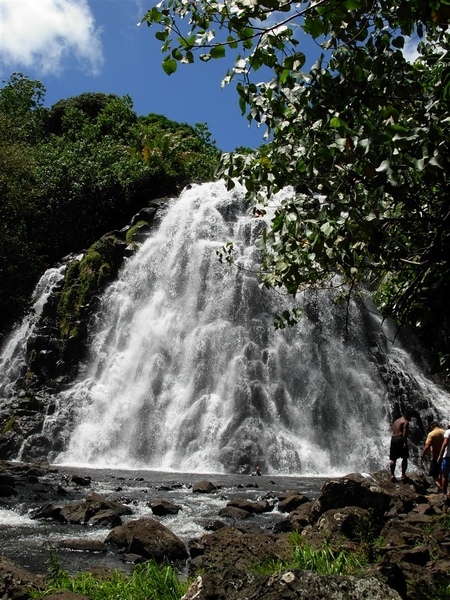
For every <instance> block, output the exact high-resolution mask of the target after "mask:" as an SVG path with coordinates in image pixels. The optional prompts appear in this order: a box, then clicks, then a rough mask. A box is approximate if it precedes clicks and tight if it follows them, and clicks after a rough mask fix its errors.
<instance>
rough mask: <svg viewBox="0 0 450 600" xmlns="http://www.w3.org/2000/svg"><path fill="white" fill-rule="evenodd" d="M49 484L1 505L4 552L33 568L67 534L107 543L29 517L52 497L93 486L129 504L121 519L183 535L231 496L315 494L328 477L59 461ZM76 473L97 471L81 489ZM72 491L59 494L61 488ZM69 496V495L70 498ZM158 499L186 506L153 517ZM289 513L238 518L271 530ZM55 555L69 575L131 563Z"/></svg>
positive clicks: (107, 556)
mask: <svg viewBox="0 0 450 600" xmlns="http://www.w3.org/2000/svg"><path fill="white" fill-rule="evenodd" d="M57 469H58V472H57V473H56V474H55V475H53V480H52V484H51V485H50V486H48V485H47V486H45V485H42V489H41V490H39V489H38V490H37V492H36V493H35V494H34V496H33V497H32V498H31V499H30V498H27V499H26V500H25V499H24V495H23V494H19V497H18V499H17V500H15V501H14V503H8V504H6V503H5V502H3V503H0V547H1V550H0V554H2V555H5V556H8V557H9V558H11V559H12V560H14V561H16V562H18V563H19V564H21V565H22V566H24V567H26V568H27V569H29V570H31V571H34V572H38V573H45V572H46V571H47V569H48V566H49V558H50V549H49V548H50V547H52V546H53V547H54V546H55V545H56V544H58V542H59V541H61V540H63V539H91V540H99V541H104V539H105V538H106V536H107V534H108V533H109V531H110V529H98V528H91V527H87V526H80V525H64V524H61V523H58V522H56V521H51V520H33V519H31V518H30V517H29V516H28V515H29V513H30V511H32V510H33V509H34V508H37V507H40V506H44V505H46V504H49V503H52V502H53V503H55V504H69V503H72V502H74V501H76V498H78V499H79V500H82V499H83V498H84V497H86V495H87V494H89V492H90V491H95V492H97V493H99V494H101V495H103V496H104V497H106V498H108V499H111V500H117V501H121V502H123V503H126V504H128V505H129V506H130V507H131V509H132V511H133V514H132V515H130V516H128V517H125V518H124V519H123V520H124V522H126V520H132V519H136V518H139V517H150V518H154V519H156V520H158V521H160V522H161V523H163V524H164V525H165V526H166V527H168V528H169V529H170V530H171V531H173V532H174V533H175V534H177V535H178V536H179V537H180V538H181V539H182V540H183V541H185V542H187V541H188V540H189V539H191V538H195V537H199V536H201V535H202V534H203V533H205V532H206V530H205V528H204V525H205V523H206V522H207V521H212V520H214V519H218V518H219V517H218V512H219V510H220V509H221V508H223V507H225V506H226V504H227V502H228V501H229V500H230V499H232V498H246V499H248V500H259V499H262V498H265V497H266V496H267V494H273V496H274V497H276V496H277V495H279V494H281V493H282V492H285V491H287V490H291V489H295V490H298V491H299V492H301V493H303V494H305V495H306V496H308V497H309V498H311V499H313V498H315V497H316V496H317V494H318V492H319V490H320V488H321V486H322V484H323V483H324V479H325V478H324V477H293V476H271V475H270V476H264V475H263V476H261V477H256V476H249V475H227V474H199V473H195V474H192V473H167V472H158V471H142V470H139V471H120V470H107V469H85V468H84V469H81V468H76V467H73V468H69V467H65V466H64V467H57ZM73 474H77V475H82V476H88V475H89V476H91V478H92V483H91V485H90V486H89V487H86V488H81V489H80V488H79V487H75V485H74V484H73V483H71V481H70V479H71V476H72V475H73ZM201 480H208V481H210V482H212V483H213V484H214V485H215V486H216V487H217V488H219V489H218V490H217V492H215V493H213V494H194V493H193V492H192V490H191V486H192V484H193V483H195V482H198V481H201ZM58 485H61V486H63V487H64V488H65V489H66V490H68V491H69V495H68V496H67V497H66V496H64V497H61V495H58V494H57V486H58ZM69 497H70V499H68V498H69ZM158 499H164V500H168V501H170V502H172V503H174V504H177V505H180V506H181V507H182V510H180V512H179V513H178V515H174V516H167V517H155V516H154V515H153V513H152V511H151V509H150V506H149V505H150V504H151V503H152V502H154V501H155V500H158ZM285 516H286V515H284V514H282V513H280V512H279V511H278V510H277V509H276V507H275V509H274V511H273V512H271V513H265V514H263V515H258V516H255V517H252V518H251V519H247V520H245V521H243V522H240V524H241V525H243V524H245V525H250V524H252V525H253V524H255V525H258V526H260V527H261V528H263V529H264V530H267V531H271V530H272V527H273V524H274V523H275V522H276V521H279V520H282V519H284V518H285ZM57 556H58V560H59V563H60V565H61V567H62V568H64V569H65V570H67V571H68V572H69V573H70V574H74V573H76V572H79V571H83V570H88V569H90V568H91V567H92V566H94V565H96V566H103V567H109V568H117V569H121V570H124V571H127V570H128V569H129V568H130V566H129V565H126V564H124V563H123V562H122V561H121V560H120V557H119V556H117V555H116V554H114V553H112V552H107V553H104V552H95V553H93V552H84V551H73V550H66V549H61V548H59V549H58V550H57Z"/></svg>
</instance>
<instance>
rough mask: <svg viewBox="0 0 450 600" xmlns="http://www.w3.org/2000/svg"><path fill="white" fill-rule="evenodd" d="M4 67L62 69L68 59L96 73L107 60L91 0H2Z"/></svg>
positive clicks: (0, 55)
mask: <svg viewBox="0 0 450 600" xmlns="http://www.w3.org/2000/svg"><path fill="white" fill-rule="evenodd" d="M0 32H1V40H0V65H1V67H2V71H5V70H6V71H7V72H11V71H13V70H19V71H20V70H22V69H33V70H36V71H37V72H39V73H40V74H43V75H45V74H48V73H55V74H57V73H59V72H61V71H62V70H63V69H64V66H65V63H66V61H68V60H71V61H73V59H75V60H76V62H77V63H78V65H79V67H80V68H81V69H83V70H84V71H87V72H89V73H91V74H93V75H95V74H96V73H98V72H99V70H100V68H101V66H102V64H103V52H102V45H101V40H100V33H101V30H100V29H98V28H96V24H95V19H94V16H93V14H92V12H91V9H90V7H89V4H88V2H87V0H1V8H0Z"/></svg>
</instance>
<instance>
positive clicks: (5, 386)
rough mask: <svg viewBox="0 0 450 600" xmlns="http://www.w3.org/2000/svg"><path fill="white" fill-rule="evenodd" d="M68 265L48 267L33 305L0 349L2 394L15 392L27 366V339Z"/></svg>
mask: <svg viewBox="0 0 450 600" xmlns="http://www.w3.org/2000/svg"><path fill="white" fill-rule="evenodd" d="M66 267H67V265H66V264H63V265H60V266H59V267H55V268H52V269H47V271H46V272H45V273H44V275H43V276H42V277H41V279H40V280H39V282H38V284H37V286H36V288H35V290H34V293H33V298H32V302H33V307H32V309H31V311H30V312H29V313H28V314H27V315H26V316H25V317H24V319H23V320H22V322H21V323H20V324H19V325H18V326H17V327H15V328H14V329H13V331H12V332H11V334H10V335H9V337H8V338H7V339H6V341H5V343H4V344H3V346H2V348H1V351H0V373H1V374H2V376H1V378H0V394H1V395H3V396H4V397H8V396H11V395H12V394H14V391H15V390H14V386H15V382H16V381H17V378H18V377H19V376H20V375H21V373H22V371H23V370H24V368H25V367H26V346H27V339H28V338H29V336H30V335H32V333H33V331H34V328H35V326H36V324H37V323H38V321H39V318H40V316H41V314H42V310H43V308H44V306H45V303H46V302H47V299H48V297H49V296H50V294H51V293H52V291H53V289H54V288H55V286H56V285H58V283H59V282H60V281H61V280H62V279H63V277H64V271H65V269H66Z"/></svg>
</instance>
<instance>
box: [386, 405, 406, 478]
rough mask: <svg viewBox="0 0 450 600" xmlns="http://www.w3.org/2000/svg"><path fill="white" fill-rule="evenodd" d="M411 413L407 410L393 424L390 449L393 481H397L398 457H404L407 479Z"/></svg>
mask: <svg viewBox="0 0 450 600" xmlns="http://www.w3.org/2000/svg"><path fill="white" fill-rule="evenodd" d="M410 419H411V413H410V412H408V411H405V412H404V413H403V415H402V416H401V417H400V418H399V419H396V420H395V421H394V424H393V426H392V437H391V447H390V450H389V466H390V469H391V481H393V482H395V481H397V479H396V477H395V465H396V463H397V459H398V458H401V459H402V476H401V478H402V479H406V469H407V467H408V458H409V449H408V431H409V421H410Z"/></svg>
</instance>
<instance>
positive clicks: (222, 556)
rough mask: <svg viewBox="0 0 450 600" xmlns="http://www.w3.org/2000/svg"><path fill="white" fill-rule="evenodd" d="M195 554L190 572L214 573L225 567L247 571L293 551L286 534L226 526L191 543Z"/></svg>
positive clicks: (193, 554) (190, 565)
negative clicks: (198, 570) (205, 571)
mask: <svg viewBox="0 0 450 600" xmlns="http://www.w3.org/2000/svg"><path fill="white" fill-rule="evenodd" d="M189 548H190V550H191V552H192V554H191V559H192V560H191V561H190V564H189V569H190V572H191V573H192V574H195V572H196V570H197V569H206V570H214V569H219V568H223V567H226V568H228V567H237V568H239V569H244V570H245V569H246V568H248V567H251V566H254V565H256V564H258V563H264V562H267V561H269V560H273V561H279V560H280V559H283V558H285V557H287V556H289V553H290V552H291V550H292V547H291V545H290V543H289V538H288V535H286V534H277V535H275V534H271V533H262V532H259V533H247V532H244V531H241V530H240V529H238V528H236V527H231V526H226V527H222V528H221V529H219V530H217V531H215V532H213V533H207V534H205V535H203V536H201V537H200V538H198V539H195V540H191V541H190V542H189Z"/></svg>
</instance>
